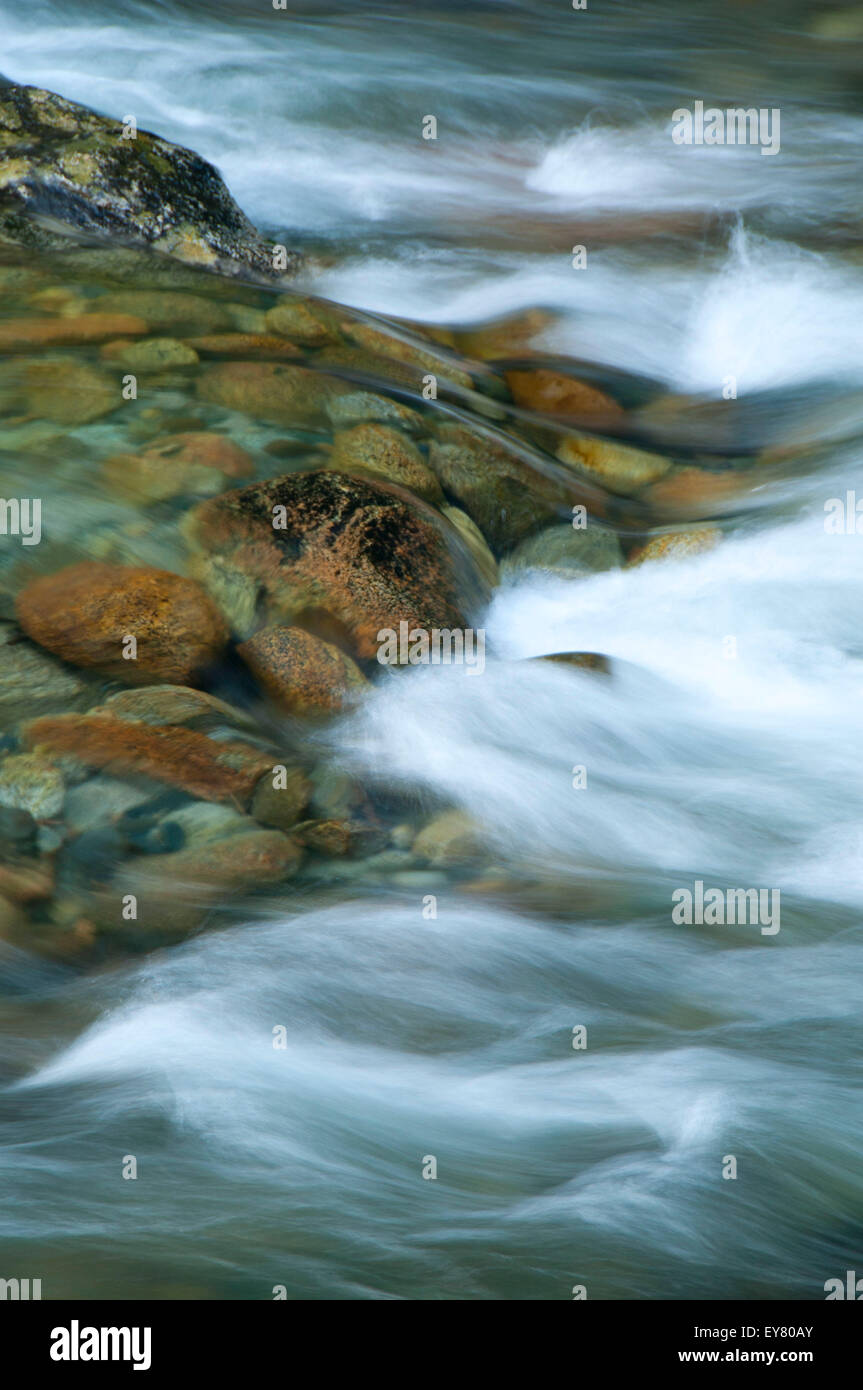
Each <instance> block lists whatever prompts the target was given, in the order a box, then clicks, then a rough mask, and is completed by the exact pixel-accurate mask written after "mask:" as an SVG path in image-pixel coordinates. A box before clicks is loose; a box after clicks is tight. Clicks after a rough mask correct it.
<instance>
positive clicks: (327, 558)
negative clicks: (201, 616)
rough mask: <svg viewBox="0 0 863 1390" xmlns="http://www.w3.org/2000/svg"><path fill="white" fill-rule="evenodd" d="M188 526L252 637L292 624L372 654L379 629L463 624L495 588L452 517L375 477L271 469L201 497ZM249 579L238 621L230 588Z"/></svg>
mask: <svg viewBox="0 0 863 1390" xmlns="http://www.w3.org/2000/svg"><path fill="white" fill-rule="evenodd" d="M184 531H185V534H186V538H187V540H188V542H189V544H190V547H191V549H192V552H193V557H194V558H193V563H192V568H193V570H194V572H195V573H196V574H197V575H198V577H199V578H200V580H201V582H202V583H203V584H204V585H205V586H206V587H208V588H209V589H210V592H211V594H212V596H213V598H215V600H216V602H217V603H221V604H222V607H223V611H225V614H226V616H227V617H228V619H229V621H230V622H231V624H232V626H233V627H234V629H235V631H236V630H237V629H238V627H239V628H240V630H241V635H243V636H246V635H251V633H253V632H255V631H256V630H257V629H259V628H261V627H263V626H267V625H271V624H284V623H288V624H295V625H298V626H300V627H305V628H307V629H311V630H314V631H316V633H317V635H319V636H322V637H323V638H325V639H327V640H333V638H335V640H336V641H337V642H339V643H340V644H343V645H344V646H346V647H348V648H349V649H350V650H352V651H353V652H354V654H355V655H357V656H359V657H360V658H370V657H374V656H375V655H376V653H377V650H378V647H379V641H378V635H377V634H378V632H379V630H380V629H382V628H392V629H393V630H395V631H398V627H399V623H400V622H403V621H404V622H407V623H409V624H410V627H411V628H424V629H433V628H461V627H464V626H466V625H468V624H469V622H470V617H471V616H473V615H474V614H476V613H477V611H478V610H479V608H480V607H481V605H482V603H483V602H484V601H485V600H486V599H487V597H488V587H487V585H486V584H485V582H484V581H483V580H482V578H481V577H480V574H479V572H478V570H477V567H476V564H475V562H474V560H473V559H472V557H471V555H470V552H469V550H468V549H467V547H466V545H465V543H464V541H463V540H462V538H461V536H460V535H459V533H458V531H457V530H456V529H455V527H454V526H452V525H451V524H450V523H449V522H448V521H447V520H446V518H444V517H442V516H441V515H440V514H439V513H438V512H436V511H434V510H433V509H432V508H431V507H430V506H428V505H427V504H426V503H424V502H421V501H420V500H419V499H418V498H416V497H413V496H412V495H411V493H409V492H407V491H406V490H404V489H402V488H400V487H396V486H394V485H390V484H385V483H383V482H380V483H379V482H377V481H374V482H373V481H371V480H370V479H365V478H355V477H347V476H346V475H344V474H341V473H335V472H332V473H331V472H326V473H323V472H321V473H317V472H315V473H291V474H289V475H288V476H287V477H283V478H273V479H271V480H269V481H268V482H264V483H256V484H255V485H254V486H252V487H247V488H241V489H239V490H237V491H234V492H226V493H223V494H222V496H220V497H216V498H213V499H212V500H211V501H208V502H204V503H202V504H201V505H199V506H197V507H194V508H193V509H192V510H191V512H189V513H188V514H187V517H186V521H185V524H184ZM228 573H229V574H230V576H231V584H230V585H229V584H228V582H227V577H226V576H227V575H228ZM243 585H245V586H247V587H248V589H249V594H248V599H249V603H248V612H247V614H246V621H245V622H242V623H239V624H238V622H237V621H236V618H235V615H234V613H233V612H232V611H231V606H230V602H228V603H226V602H225V594H226V593H227V594H229V595H230V594H231V593H236V592H237V590H238V589H239V588H240V587H241V586H243Z"/></svg>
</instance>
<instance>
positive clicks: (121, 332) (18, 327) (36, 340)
mask: <svg viewBox="0 0 863 1390" xmlns="http://www.w3.org/2000/svg"><path fill="white" fill-rule="evenodd" d="M146 332H147V325H146V323H145V321H144V320H143V319H140V318H136V317H135V316H134V315H133V314H78V315H76V316H75V317H74V318H56V319H37V318H32V319H8V320H7V321H6V322H5V323H0V352H29V351H30V350H31V349H33V348H46V347H81V346H84V345H86V344H87V343H104V342H105V341H107V339H109V338H130V337H134V336H135V335H136V334H138V333H146Z"/></svg>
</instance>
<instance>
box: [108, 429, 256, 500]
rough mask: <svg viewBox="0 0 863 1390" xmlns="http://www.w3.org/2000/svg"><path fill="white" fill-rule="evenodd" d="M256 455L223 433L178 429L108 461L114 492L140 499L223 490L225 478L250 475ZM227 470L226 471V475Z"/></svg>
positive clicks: (159, 498)
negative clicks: (183, 432) (188, 431)
mask: <svg viewBox="0 0 863 1390" xmlns="http://www.w3.org/2000/svg"><path fill="white" fill-rule="evenodd" d="M253 472H254V463H253V461H252V457H251V455H250V454H247V453H246V451H245V449H241V448H240V447H239V445H238V444H234V442H233V441H232V440H230V439H228V438H227V437H226V436H225V435H223V434H212V433H208V432H198V431H195V432H192V433H187V434H172V435H170V436H169V437H168V438H167V439H162V440H159V441H158V442H156V443H153V444H150V445H148V446H147V448H146V449H143V450H142V451H141V452H140V453H137V454H113V455H112V456H111V457H110V458H108V459H106V460H105V462H104V463H103V465H102V477H103V478H104V480H105V483H106V484H107V486H108V487H109V488H110V489H111V491H112V492H114V493H116V494H117V495H118V496H120V497H126V498H129V499H130V500H132V501H137V502H156V501H164V500H165V499H167V498H169V497H182V496H184V495H186V494H192V495H194V494H196V493H197V494H199V495H200V494H201V493H204V494H206V493H210V492H218V491H219V490H220V488H221V487H222V486H223V485H224V484H223V481H222V479H223V478H248V477H249V476H250V475H251V474H252V473H253ZM220 475H221V476H220Z"/></svg>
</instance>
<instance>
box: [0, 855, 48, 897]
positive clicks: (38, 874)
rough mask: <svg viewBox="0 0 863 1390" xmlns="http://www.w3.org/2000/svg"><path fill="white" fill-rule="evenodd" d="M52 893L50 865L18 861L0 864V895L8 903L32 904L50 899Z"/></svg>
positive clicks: (31, 861)
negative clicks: (43, 899)
mask: <svg viewBox="0 0 863 1390" xmlns="http://www.w3.org/2000/svg"><path fill="white" fill-rule="evenodd" d="M53 892H54V872H53V869H52V867H51V866H50V865H46V864H45V863H44V862H43V863H34V861H33V860H19V861H18V862H17V863H7V864H0V894H2V896H3V897H4V898H6V899H7V901H8V902H10V903H32V902H38V901H39V900H40V899H42V898H50V897H51V895H52V893H53Z"/></svg>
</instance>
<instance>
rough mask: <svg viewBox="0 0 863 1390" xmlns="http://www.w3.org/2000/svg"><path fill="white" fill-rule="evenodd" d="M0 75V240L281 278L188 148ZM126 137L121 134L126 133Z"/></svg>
mask: <svg viewBox="0 0 863 1390" xmlns="http://www.w3.org/2000/svg"><path fill="white" fill-rule="evenodd" d="M125 129H126V128H125V127H124V125H123V123H122V122H121V121H116V120H111V119H110V118H109V117H106V116H99V115H96V114H95V113H94V112H93V111H90V110H89V109H88V108H87V107H85V106H78V105H77V104H76V103H75V102H72V101H67V100H66V99H65V98H64V97H60V96H56V95H55V94H54V93H53V92H46V91H42V90H41V89H40V88H38V87H20V86H15V85H13V84H11V83H9V82H6V81H4V80H3V79H0V243H2V242H4V241H5V242H7V243H13V244H16V245H25V246H33V247H37V248H44V249H62V248H63V247H65V246H68V244H69V239H70V237H72V238H74V237H77V238H78V239H84V240H92V239H93V238H97V239H101V238H110V239H111V240H113V241H121V242H122V241H126V242H129V243H130V244H132V245H139V246H140V245H142V244H143V245H146V246H149V247H152V249H153V250H155V251H159V252H161V253H163V254H165V255H168V256H172V257H174V258H175V259H177V260H180V261H182V262H184V263H185V264H186V265H190V266H201V267H206V268H208V269H211V270H218V271H220V272H222V273H228V274H237V275H246V276H250V277H254V278H258V279H263V278H266V279H268V280H273V279H280V278H281V277H282V275H283V274H285V273H288V274H289V273H291V272H293V271H295V270H296V269H297V266H298V264H299V261H300V257H299V256H297V255H295V254H293V253H290V254H289V255H288V258H287V260H288V264H287V268H286V271H277V270H275V269H274V266H273V255H272V246H271V244H270V243H268V242H267V241H266V240H265V239H264V238H263V237H261V236H260V235H259V234H258V232H257V231H256V230H255V228H254V227H253V226H252V224H251V223H250V222H249V220H248V218H247V217H245V215H244V214H243V213H242V212H241V211H240V209H239V208H238V206H237V204H236V203H235V202H234V200H233V198H232V197H231V195H230V193H229V192H228V190H227V188H226V187H225V185H224V183H223V182H222V179H221V177H220V176H219V174H218V173H217V171H216V170H215V169H214V168H213V166H212V165H211V164H207V163H206V161H205V160H203V159H201V158H200V157H199V156H198V155H196V154H193V153H192V151H191V150H186V149H183V148H182V147H181V146H179V145H172V144H170V143H169V142H168V141H167V140H160V139H159V138H158V137H157V136H155V135H150V134H148V133H147V132H146V131H143V130H138V131H137V132H136V134H135V138H133V139H132V138H124V130H125ZM127 134H128V132H127Z"/></svg>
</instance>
